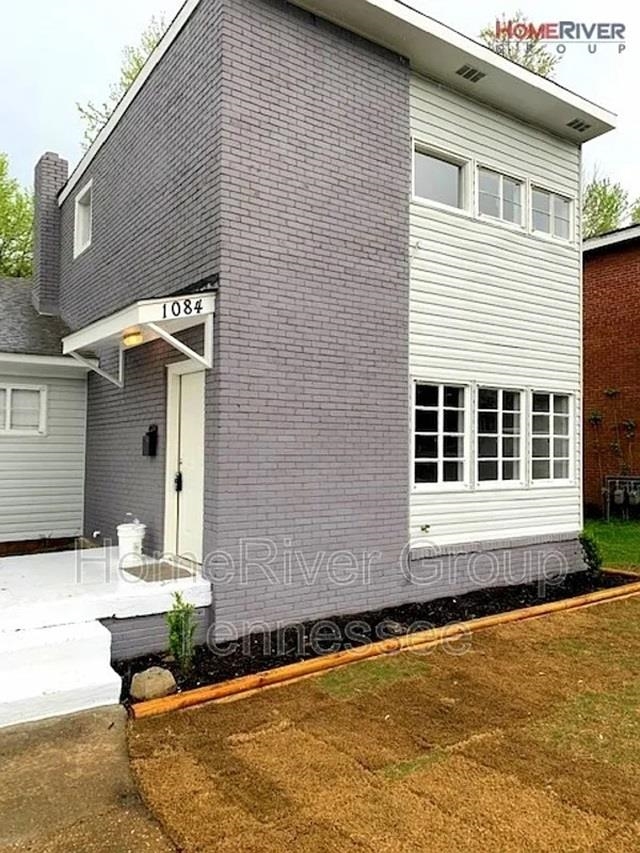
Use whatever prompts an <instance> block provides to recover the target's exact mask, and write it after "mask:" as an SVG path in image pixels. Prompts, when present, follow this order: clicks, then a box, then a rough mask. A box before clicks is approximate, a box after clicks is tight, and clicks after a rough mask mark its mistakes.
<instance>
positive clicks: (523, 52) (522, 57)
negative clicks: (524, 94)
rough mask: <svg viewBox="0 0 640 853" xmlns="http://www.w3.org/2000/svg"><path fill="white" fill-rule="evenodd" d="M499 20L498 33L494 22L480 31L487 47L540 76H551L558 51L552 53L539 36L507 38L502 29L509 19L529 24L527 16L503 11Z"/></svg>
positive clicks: (556, 62)
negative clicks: (497, 33) (499, 31)
mask: <svg viewBox="0 0 640 853" xmlns="http://www.w3.org/2000/svg"><path fill="white" fill-rule="evenodd" d="M499 21H500V23H501V24H502V25H503V30H502V33H501V34H500V35H496V25H495V24H487V26H486V27H484V29H483V30H481V32H480V39H481V40H482V41H483V42H484V43H485V44H486V45H487V47H490V48H491V50H493V51H495V52H496V53H499V54H500V56H504V57H506V59H510V60H511V61H512V62H517V63H518V65H522V66H523V67H524V68H528V69H529V71H533V72H534V74H539V75H540V76H541V77H553V74H554V71H555V68H556V65H557V64H558V63H559V62H560V60H561V59H562V56H561V55H560V54H559V53H552V52H551V51H550V50H549V49H548V48H547V47H546V45H544V44H542V43H541V41H540V39H539V38H531V39H514V38H509V35H508V33H506V32H505V31H504V28H505V27H506V25H507V23H508V22H509V21H510V22H511V23H512V24H529V23H530V21H529V18H527V16H526V15H524V14H523V13H522V12H521V11H517V12H516V13H515V14H514V15H509V17H507V15H506V14H505V13H504V12H503V13H502V16H501V18H500V19H499Z"/></svg>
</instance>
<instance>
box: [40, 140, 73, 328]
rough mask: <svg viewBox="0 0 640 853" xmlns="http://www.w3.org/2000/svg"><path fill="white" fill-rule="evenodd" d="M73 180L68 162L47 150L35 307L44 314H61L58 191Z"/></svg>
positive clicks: (42, 180) (42, 169)
mask: <svg viewBox="0 0 640 853" xmlns="http://www.w3.org/2000/svg"><path fill="white" fill-rule="evenodd" d="M68 177H69V164H68V163H67V161H66V160H63V159H62V158H60V157H58V155H57V154H53V153H52V152H51V151H47V153H46V154H43V155H42V157H41V158H40V159H39V160H38V162H37V164H36V168H35V179H34V189H35V219H34V226H33V228H34V234H33V304H34V306H35V308H36V311H38V312H39V313H40V314H57V313H58V296H59V290H60V208H59V207H58V192H59V191H60V190H61V189H62V187H63V186H64V185H65V183H66V182H67V178H68Z"/></svg>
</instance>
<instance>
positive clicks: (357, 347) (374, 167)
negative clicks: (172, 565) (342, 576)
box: [205, 0, 411, 627]
mask: <svg viewBox="0 0 640 853" xmlns="http://www.w3.org/2000/svg"><path fill="white" fill-rule="evenodd" d="M223 34H224V35H223V66H224V80H225V88H224V107H223V111H224V123H223V156H222V193H223V217H224V221H223V234H222V253H223V269H222V275H221V288H220V296H219V328H218V335H217V351H216V369H215V373H214V375H213V376H212V377H211V378H210V383H209V388H210V392H211V397H212V398H213V400H214V403H213V410H214V411H215V418H216V420H215V426H216V428H215V429H210V430H209V432H208V436H207V454H208V456H209V457H211V458H212V459H214V460H215V464H214V466H213V470H212V472H211V475H210V476H208V477H207V481H206V488H207V502H206V516H205V552H206V551H212V550H213V549H220V550H222V551H223V552H225V553H228V554H230V555H232V556H233V558H234V560H235V562H236V572H235V573H234V577H233V578H232V579H230V580H228V581H226V582H219V583H216V585H215V591H214V596H215V607H216V620H217V621H218V622H229V623H233V624H234V625H238V624H241V625H244V626H245V627H246V626H248V625H249V624H252V623H253V622H254V621H264V622H266V623H268V624H272V623H274V622H276V621H278V620H281V619H283V620H287V619H288V620H289V621H290V620H291V618H292V617H301V618H306V617H309V616H315V615H321V614H331V613H336V612H344V611H348V610H357V609H366V608H369V607H370V606H372V604H374V603H375V602H377V601H379V600H381V599H384V597H385V596H387V595H389V594H391V593H392V592H393V591H394V590H396V589H397V587H398V583H399V579H398V568H397V566H398V560H399V556H400V554H401V552H402V549H403V547H404V545H405V543H406V537H407V531H408V497H409V495H408V459H409V445H408V423H409V413H408V381H407V377H408V344H407V336H408V302H409V257H408V252H409V207H408V199H409V194H410V182H411V143H410V127H409V69H408V67H407V65H406V64H405V62H404V61H403V60H402V59H401V58H400V57H398V56H396V55H394V54H391V53H389V52H387V51H385V50H384V49H382V48H379V47H377V46H375V45H373V44H371V43H369V42H367V41H365V40H363V39H361V38H359V37H358V36H355V35H353V34H351V33H348V32H346V31H344V30H342V29H340V28H337V27H335V26H333V25H331V24H329V23H327V22H326V21H323V20H321V19H318V18H315V17H314V16H312V15H310V14H308V13H306V12H304V11H302V10H300V9H298V8H296V7H294V6H291V5H289V4H288V3H286V2H283V0H233V2H228V3H227V5H226V12H225V18H224V28H223ZM248 537H257V538H267V539H269V540H270V541H271V542H272V543H273V546H274V547H275V548H276V549H277V550H278V554H277V556H276V557H275V559H274V561H273V565H272V567H271V568H272V569H273V571H274V572H275V576H276V578H277V580H274V578H273V577H271V578H269V577H267V576H266V574H265V571H264V570H263V569H261V568H260V567H258V566H253V567H251V566H246V568H247V572H246V577H244V578H242V577H240V573H241V569H240V564H241V562H242V560H241V549H242V546H241V545H239V542H240V541H241V540H243V539H247V538H248ZM288 550H292V551H297V552H299V555H300V559H304V560H305V561H306V563H307V565H308V566H313V564H314V562H315V561H316V559H321V558H322V555H323V554H325V559H324V560H323V563H325V565H323V566H322V567H321V570H320V572H319V575H318V577H317V579H316V580H315V582H313V583H310V584H307V583H306V582H305V581H304V580H303V576H302V572H301V571H300V570H299V569H298V568H296V567H295V560H294V568H293V570H292V577H291V579H290V580H287V581H285V580H284V573H286V571H287V569H286V560H287V552H288ZM337 551H348V552H350V553H354V554H359V555H360V556H359V557H358V558H357V559H358V562H359V563H360V564H361V563H362V556H361V555H362V552H365V551H369V552H372V551H376V552H379V557H378V558H377V560H376V561H375V565H374V567H373V568H372V574H371V581H370V583H359V584H356V585H351V586H340V585H336V584H335V583H333V582H332V581H331V579H330V578H329V577H328V575H327V565H326V560H327V559H329V557H328V555H329V554H330V553H332V552H337Z"/></svg>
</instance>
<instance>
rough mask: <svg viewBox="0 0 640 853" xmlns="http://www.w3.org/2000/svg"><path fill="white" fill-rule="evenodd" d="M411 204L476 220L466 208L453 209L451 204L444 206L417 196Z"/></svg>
mask: <svg viewBox="0 0 640 853" xmlns="http://www.w3.org/2000/svg"><path fill="white" fill-rule="evenodd" d="M411 203H412V204H415V205H417V206H418V207H426V208H428V209H430V210H440V211H442V212H443V213H452V214H453V215H454V216H462V217H464V218H465V219H474V215H473V213H472V211H470V210H468V209H467V208H465V207H453V206H452V205H450V204H443V203H442V202H440V201H433V200H432V199H429V198H422V197H421V196H417V195H414V196H412V197H411Z"/></svg>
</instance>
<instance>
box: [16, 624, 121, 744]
mask: <svg viewBox="0 0 640 853" xmlns="http://www.w3.org/2000/svg"><path fill="white" fill-rule="evenodd" d="M110 656H111V635H110V634H109V631H108V630H107V629H106V628H105V627H104V626H103V625H101V624H100V623H99V622H82V623H79V624H76V625H60V626H56V627H55V628H37V629H28V630H24V631H0V685H1V688H0V727H3V726H12V725H17V724H18V723H25V722H29V721H33V720H43V719H46V718H48V717H57V716H59V715H61V714H72V713H75V712H76V711H84V710H87V709H89V708H98V707H100V706H102V705H113V704H116V703H117V702H119V700H120V689H121V680H120V676H119V675H118V674H117V673H116V672H114V670H113V669H112V668H111V666H110Z"/></svg>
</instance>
